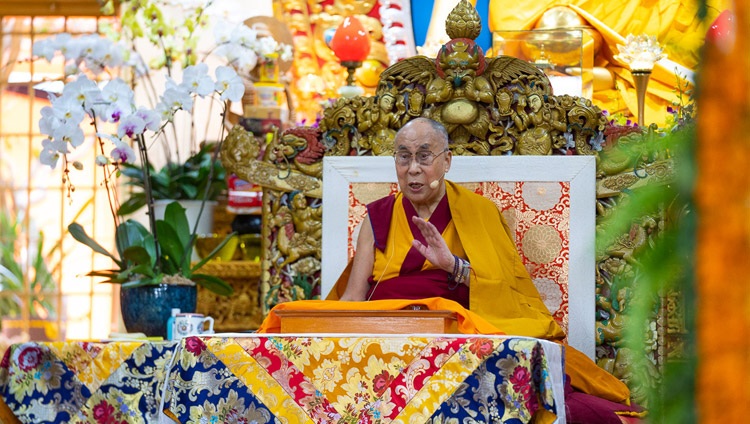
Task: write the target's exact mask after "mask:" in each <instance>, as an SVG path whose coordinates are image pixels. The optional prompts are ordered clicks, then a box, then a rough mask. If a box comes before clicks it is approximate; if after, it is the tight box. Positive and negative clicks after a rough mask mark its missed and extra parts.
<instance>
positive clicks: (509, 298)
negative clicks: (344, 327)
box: [334, 118, 565, 339]
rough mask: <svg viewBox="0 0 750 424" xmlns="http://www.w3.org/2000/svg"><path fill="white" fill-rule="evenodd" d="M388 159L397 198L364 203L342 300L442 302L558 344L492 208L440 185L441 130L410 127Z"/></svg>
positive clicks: (421, 121) (445, 158)
mask: <svg viewBox="0 0 750 424" xmlns="http://www.w3.org/2000/svg"><path fill="white" fill-rule="evenodd" d="M394 152H395V154H394V157H395V164H396V175H397V177H398V185H399V187H400V189H401V191H400V192H399V193H398V194H397V195H395V196H388V197H385V198H383V199H381V200H378V201H376V202H373V203H372V204H370V205H368V207H367V209H368V215H367V217H366V218H365V221H364V222H363V223H362V226H361V230H360V233H359V239H358V240H357V249H356V253H355V255H354V259H353V262H352V268H351V273H350V275H349V278H348V284H347V285H346V291H345V292H344V293H343V295H342V296H341V298H340V300H350V301H351V300H354V301H358V300H378V299H421V298H427V297H442V298H446V299H450V300H453V301H456V302H458V303H459V304H461V305H462V306H463V307H464V308H466V309H469V310H471V311H472V312H475V313H476V314H478V315H479V316H481V317H483V318H484V319H486V320H488V321H489V322H490V323H492V324H494V325H495V326H497V327H498V328H500V329H501V330H502V331H504V332H506V333H508V334H523V335H528V336H532V337H539V338H545V339H562V338H563V337H564V336H565V335H564V334H563V331H562V329H561V328H560V327H559V326H558V325H557V323H556V322H555V321H554V320H553V319H552V316H551V315H550V313H549V311H548V310H547V308H546V307H545V306H544V303H543V302H542V300H541V298H540V297H539V294H538V293H537V291H536V288H535V287H534V285H533V283H532V282H531V279H530V278H529V274H528V273H527V271H526V268H525V267H524V265H523V263H522V262H521V260H520V258H519V256H518V253H517V252H516V247H515V244H514V243H513V241H512V239H511V237H510V230H509V228H508V225H507V224H506V223H505V220H504V219H503V217H502V215H501V214H500V211H499V210H498V209H497V207H496V206H495V204H494V203H492V202H491V201H489V200H488V199H485V198H484V197H482V196H479V195H477V194H474V193H472V192H471V191H469V190H467V189H465V188H463V187H461V186H458V185H456V184H454V183H452V182H448V181H445V179H444V176H445V174H446V173H447V172H448V170H449V169H450V166H451V160H452V154H451V151H450V150H449V149H448V135H447V133H446V132H445V128H443V126H442V125H440V124H439V123H437V122H435V121H432V120H429V119H425V118H418V119H415V120H413V121H411V122H409V123H407V124H406V125H405V126H404V127H403V128H402V129H401V130H400V131H399V132H398V134H397V136H396V138H395V149H394ZM337 285H338V284H337ZM334 290H340V288H339V287H336V288H334ZM488 299H503V307H502V308H498V307H497V306H498V305H497V304H494V303H492V302H487V300H488Z"/></svg>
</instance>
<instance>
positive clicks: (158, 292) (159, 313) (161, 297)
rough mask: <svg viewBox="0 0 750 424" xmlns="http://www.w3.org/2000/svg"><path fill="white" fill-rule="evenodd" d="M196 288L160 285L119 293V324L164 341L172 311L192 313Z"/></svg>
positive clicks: (130, 330) (134, 288)
mask: <svg viewBox="0 0 750 424" xmlns="http://www.w3.org/2000/svg"><path fill="white" fill-rule="evenodd" d="M196 296H197V289H196V287H195V286H184V285H174V284H159V285H152V286H141V287H133V288H129V289H122V290H120V309H121V310H122V321H123V322H124V323H125V328H126V329H127V330H128V332H129V333H144V334H146V335H147V336H152V337H154V336H161V337H164V338H165V339H166V338H167V320H169V317H170V316H171V313H172V308H178V309H179V310H180V312H195V305H196Z"/></svg>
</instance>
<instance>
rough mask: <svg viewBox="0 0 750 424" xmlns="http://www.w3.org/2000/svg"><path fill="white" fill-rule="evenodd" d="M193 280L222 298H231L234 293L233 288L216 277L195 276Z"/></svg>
mask: <svg viewBox="0 0 750 424" xmlns="http://www.w3.org/2000/svg"><path fill="white" fill-rule="evenodd" d="M191 280H193V281H194V282H195V283H196V284H200V285H201V286H202V287H204V288H206V289H207V290H211V291H212V292H214V293H216V294H218V295H220V296H230V295H232V294H233V293H234V289H233V288H232V286H230V285H229V284H227V283H226V282H225V281H224V280H222V279H221V278H219V277H217V276H215V275H208V274H193V276H192V277H191Z"/></svg>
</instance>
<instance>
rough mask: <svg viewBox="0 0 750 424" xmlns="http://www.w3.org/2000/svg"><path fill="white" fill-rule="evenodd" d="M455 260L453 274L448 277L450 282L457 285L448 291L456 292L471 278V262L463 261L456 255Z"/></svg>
mask: <svg viewBox="0 0 750 424" xmlns="http://www.w3.org/2000/svg"><path fill="white" fill-rule="evenodd" d="M453 258H454V262H453V274H450V275H449V276H448V277H449V281H453V282H454V283H455V284H453V285H452V286H448V290H455V289H456V288H457V287H458V286H459V285H461V284H464V283H465V281H466V280H467V278H468V277H469V271H470V269H471V264H469V261H466V260H464V259H461V258H459V257H458V256H456V255H453Z"/></svg>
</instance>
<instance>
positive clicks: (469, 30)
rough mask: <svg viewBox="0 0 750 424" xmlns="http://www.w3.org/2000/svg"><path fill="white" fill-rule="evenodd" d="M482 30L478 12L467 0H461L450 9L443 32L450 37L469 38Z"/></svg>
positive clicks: (474, 36) (476, 35)
mask: <svg viewBox="0 0 750 424" xmlns="http://www.w3.org/2000/svg"><path fill="white" fill-rule="evenodd" d="M481 30H482V21H481V19H479V13H477V10H476V9H475V8H474V6H472V5H471V3H469V1H468V0H461V1H460V2H458V4H457V5H456V7H455V8H453V10H451V12H450V13H449V14H448V17H447V18H446V19H445V33H446V34H448V37H450V38H451V39H455V38H468V39H471V40H474V39H476V38H477V37H479V33H480V32H481Z"/></svg>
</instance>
